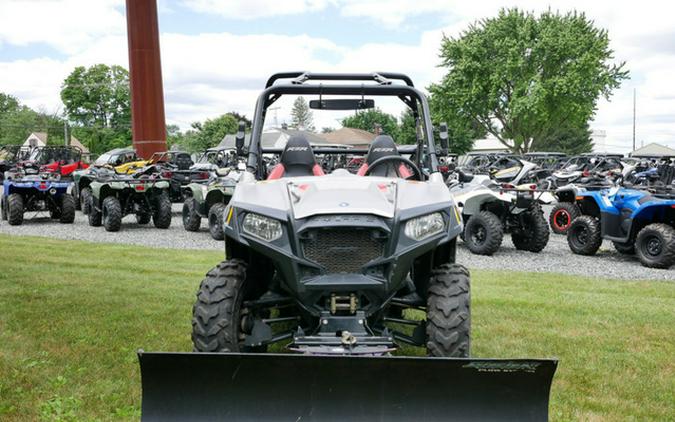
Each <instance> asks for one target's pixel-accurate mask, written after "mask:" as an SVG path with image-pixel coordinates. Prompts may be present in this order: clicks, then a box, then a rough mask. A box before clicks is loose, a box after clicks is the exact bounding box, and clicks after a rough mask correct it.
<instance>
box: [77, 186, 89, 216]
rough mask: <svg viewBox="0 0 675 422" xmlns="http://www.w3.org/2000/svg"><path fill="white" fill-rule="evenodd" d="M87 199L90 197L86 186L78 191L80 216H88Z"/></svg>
mask: <svg viewBox="0 0 675 422" xmlns="http://www.w3.org/2000/svg"><path fill="white" fill-rule="evenodd" d="M89 197H91V188H90V187H89V186H87V187H86V188H83V189H82V190H81V191H80V209H81V210H82V214H85V215H87V214H89V207H90V205H89Z"/></svg>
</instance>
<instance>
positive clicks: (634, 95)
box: [633, 88, 635, 151]
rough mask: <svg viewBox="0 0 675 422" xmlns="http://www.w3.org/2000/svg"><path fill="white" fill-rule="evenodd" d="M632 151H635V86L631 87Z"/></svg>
mask: <svg viewBox="0 0 675 422" xmlns="http://www.w3.org/2000/svg"><path fill="white" fill-rule="evenodd" d="M633 151H635V88H633Z"/></svg>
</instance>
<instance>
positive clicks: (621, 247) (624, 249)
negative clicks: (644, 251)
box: [612, 242, 635, 255]
mask: <svg viewBox="0 0 675 422" xmlns="http://www.w3.org/2000/svg"><path fill="white" fill-rule="evenodd" d="M612 244H613V245H614V249H616V251H617V252H619V253H620V254H622V255H634V254H635V243H630V242H628V243H620V242H612Z"/></svg>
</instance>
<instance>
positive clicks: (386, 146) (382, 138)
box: [366, 135, 399, 164]
mask: <svg viewBox="0 0 675 422" xmlns="http://www.w3.org/2000/svg"><path fill="white" fill-rule="evenodd" d="M390 155H399V153H398V149H397V148H396V143H395V142H394V140H393V139H392V138H391V136H389V135H379V136H378V137H376V138H375V139H373V142H371V144H370V148H368V157H367V159H366V162H367V163H368V164H372V163H373V162H374V161H375V160H377V159H379V158H382V157H389V156H390Z"/></svg>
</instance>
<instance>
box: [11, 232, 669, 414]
mask: <svg viewBox="0 0 675 422" xmlns="http://www.w3.org/2000/svg"><path fill="white" fill-rule="evenodd" d="M0 251H1V254H2V259H0V420H3V421H13V420H66V421H68V420H77V421H81V420H85V421H86V420H125V419H129V420H136V419H138V417H139V415H140V410H139V409H140V377H139V371H138V363H137V360H136V354H135V351H136V350H137V349H139V348H143V349H145V350H149V351H150V350H153V351H154V350H164V351H189V350H191V344H190V317H191V308H192V302H193V298H194V293H195V291H196V288H197V286H198V283H199V281H200V280H201V277H202V276H203V274H204V273H205V272H206V271H207V270H208V269H209V268H210V267H212V266H213V265H214V264H215V263H217V262H218V261H219V260H220V259H221V258H222V252H221V251H213V252H195V251H179V250H167V249H143V248H140V247H131V246H122V245H108V244H95V243H86V242H75V241H62V240H51V239H43V238H28V237H10V236H0ZM598 264H600V262H598ZM638 271H639V269H638ZM472 283H473V285H472V295H473V298H472V299H473V309H472V312H473V354H474V356H479V357H503V358H508V357H558V358H559V359H560V364H559V368H558V372H557V374H556V376H555V381H554V384H553V392H552V395H551V408H550V409H551V420H592V421H595V420H659V421H662V420H674V419H675V409H674V407H673V406H674V403H675V283H665V282H627V281H615V280H599V279H585V278H576V277H570V276H562V275H550V274H533V273H499V272H492V271H473V272H472Z"/></svg>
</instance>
